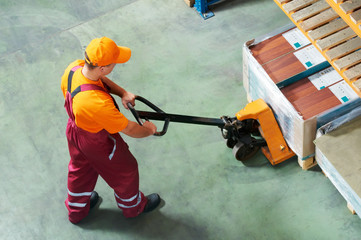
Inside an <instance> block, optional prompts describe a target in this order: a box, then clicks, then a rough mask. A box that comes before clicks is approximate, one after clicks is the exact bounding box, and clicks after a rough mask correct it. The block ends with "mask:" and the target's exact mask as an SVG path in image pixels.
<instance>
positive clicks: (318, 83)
mask: <svg viewBox="0 0 361 240" xmlns="http://www.w3.org/2000/svg"><path fill="white" fill-rule="evenodd" d="M308 79H309V80H310V81H311V83H312V84H313V85H314V86H315V87H316V88H317V90H321V89H323V88H325V87H328V86H330V85H332V84H334V83H336V82H339V81H341V80H342V77H341V75H340V74H338V72H337V71H336V70H335V69H334V68H333V67H328V68H326V69H324V70H322V71H320V72H318V73H316V74H313V75H311V76H309V77H308Z"/></svg>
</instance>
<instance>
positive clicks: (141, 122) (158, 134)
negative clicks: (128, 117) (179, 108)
mask: <svg viewBox="0 0 361 240" xmlns="http://www.w3.org/2000/svg"><path fill="white" fill-rule="evenodd" d="M135 99H136V100H138V101H140V102H142V103H144V104H145V105H147V106H148V107H150V108H151V109H153V110H154V111H156V112H158V113H165V112H164V111H163V110H162V109H160V108H159V107H157V106H156V105H154V104H153V103H151V102H149V101H148V100H147V99H145V98H143V97H141V96H135ZM127 106H128V108H129V110H130V111H131V112H132V114H133V116H134V118H135V119H136V120H137V122H138V124H139V125H141V126H143V121H142V119H141V118H140V117H139V114H138V112H137V110H135V108H134V107H133V105H132V104H131V103H127ZM169 121H170V119H169V118H166V119H165V120H164V125H163V129H162V131H160V132H156V133H154V136H163V135H164V134H166V133H167V130H168V126H169Z"/></svg>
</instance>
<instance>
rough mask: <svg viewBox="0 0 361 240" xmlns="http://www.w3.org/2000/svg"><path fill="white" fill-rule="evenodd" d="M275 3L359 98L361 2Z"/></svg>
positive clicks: (294, 0) (278, 0)
mask: <svg viewBox="0 0 361 240" xmlns="http://www.w3.org/2000/svg"><path fill="white" fill-rule="evenodd" d="M274 1H275V2H276V4H277V5H278V6H279V7H280V8H281V9H282V10H283V11H284V12H285V14H286V15H287V16H288V17H289V18H290V19H291V20H292V22H293V23H294V24H295V25H296V26H297V27H298V28H299V29H300V30H301V31H302V32H303V34H304V35H305V36H306V37H307V38H308V39H309V40H310V41H311V43H312V44H313V45H314V46H315V47H316V48H317V49H318V50H319V51H320V52H321V53H322V55H323V56H324V57H325V58H326V59H327V60H328V62H329V63H330V64H331V65H332V66H333V67H334V68H335V69H336V70H337V71H338V73H339V74H340V75H341V76H342V77H343V79H345V80H346V82H347V83H348V84H349V85H350V86H351V87H352V88H353V90H354V91H355V92H356V93H357V94H358V95H359V96H360V97H361V51H359V50H361V38H360V37H359V36H361V28H360V24H361V10H359V8H360V7H361V0H274ZM340 17H341V18H340Z"/></svg>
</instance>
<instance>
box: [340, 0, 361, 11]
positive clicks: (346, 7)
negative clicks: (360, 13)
mask: <svg viewBox="0 0 361 240" xmlns="http://www.w3.org/2000/svg"><path fill="white" fill-rule="evenodd" d="M360 7H361V1H359V0H352V1H347V2H344V3H341V4H340V8H341V10H342V11H343V12H344V13H346V14H348V13H350V12H352V11H354V10H355V9H356V8H360Z"/></svg>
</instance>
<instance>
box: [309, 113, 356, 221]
mask: <svg viewBox="0 0 361 240" xmlns="http://www.w3.org/2000/svg"><path fill="white" fill-rule="evenodd" d="M360 140H361V107H357V108H355V109H353V110H352V111H351V112H349V113H347V114H345V115H343V116H341V117H339V118H337V119H335V120H333V121H331V122H329V123H327V124H326V125H324V126H322V127H320V128H319V129H318V130H317V136H316V140H315V144H316V159H317V163H318V165H319V166H320V168H321V169H322V171H323V172H324V174H325V175H326V176H327V177H328V179H330V181H331V182H332V184H333V185H334V186H335V187H336V189H337V190H338V191H339V192H340V194H341V195H342V196H343V197H344V199H345V200H346V201H347V203H348V206H349V207H350V206H351V208H352V209H351V210H353V211H355V212H356V213H357V214H358V216H359V217H360V218H361V185H360V184H359V183H360V181H361V176H360V169H361V161H359V158H360V157H359V156H360V154H361V149H360V146H359V143H360Z"/></svg>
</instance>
